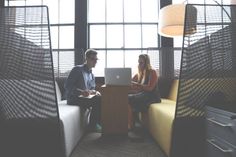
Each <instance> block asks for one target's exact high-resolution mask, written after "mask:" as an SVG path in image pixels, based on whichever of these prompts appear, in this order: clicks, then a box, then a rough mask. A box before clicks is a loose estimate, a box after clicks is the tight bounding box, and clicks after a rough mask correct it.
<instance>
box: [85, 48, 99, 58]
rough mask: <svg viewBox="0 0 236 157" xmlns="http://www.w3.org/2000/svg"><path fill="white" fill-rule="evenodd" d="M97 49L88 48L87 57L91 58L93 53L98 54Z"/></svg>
mask: <svg viewBox="0 0 236 157" xmlns="http://www.w3.org/2000/svg"><path fill="white" fill-rule="evenodd" d="M97 54H98V53H97V51H96V50H94V49H87V51H86V52H85V57H86V58H89V57H91V56H92V55H97Z"/></svg>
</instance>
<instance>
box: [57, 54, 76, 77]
mask: <svg viewBox="0 0 236 157" xmlns="http://www.w3.org/2000/svg"><path fill="white" fill-rule="evenodd" d="M58 54H59V55H58ZM52 55H53V66H54V74H55V76H56V77H59V76H60V77H61V76H68V75H69V72H70V71H71V69H72V68H73V67H74V51H60V52H58V51H53V53H52ZM58 63H59V64H58Z"/></svg>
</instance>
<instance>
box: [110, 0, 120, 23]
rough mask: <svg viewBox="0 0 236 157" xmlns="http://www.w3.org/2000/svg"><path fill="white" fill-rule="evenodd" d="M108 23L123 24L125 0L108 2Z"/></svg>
mask: <svg viewBox="0 0 236 157" xmlns="http://www.w3.org/2000/svg"><path fill="white" fill-rule="evenodd" d="M107 22H123V0H115V1H114V0H107Z"/></svg>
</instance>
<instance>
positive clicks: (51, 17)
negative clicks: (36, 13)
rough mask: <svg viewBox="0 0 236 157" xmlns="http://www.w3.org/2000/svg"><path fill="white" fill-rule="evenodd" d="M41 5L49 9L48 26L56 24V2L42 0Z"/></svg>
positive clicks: (56, 0)
mask: <svg viewBox="0 0 236 157" xmlns="http://www.w3.org/2000/svg"><path fill="white" fill-rule="evenodd" d="M43 5H47V6H48V8H49V21H50V24H58V23H59V21H58V7H59V5H58V0H44V1H43Z"/></svg>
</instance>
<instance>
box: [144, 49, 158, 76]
mask: <svg viewBox="0 0 236 157" xmlns="http://www.w3.org/2000/svg"><path fill="white" fill-rule="evenodd" d="M147 54H148V55H149V57H150V63H151V66H152V68H153V69H155V70H156V71H157V74H158V75H159V71H160V55H159V50H157V49H149V50H148V52H147Z"/></svg>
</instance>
